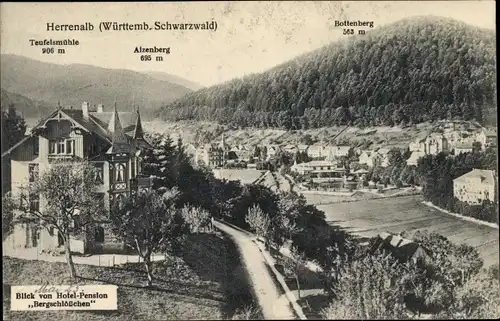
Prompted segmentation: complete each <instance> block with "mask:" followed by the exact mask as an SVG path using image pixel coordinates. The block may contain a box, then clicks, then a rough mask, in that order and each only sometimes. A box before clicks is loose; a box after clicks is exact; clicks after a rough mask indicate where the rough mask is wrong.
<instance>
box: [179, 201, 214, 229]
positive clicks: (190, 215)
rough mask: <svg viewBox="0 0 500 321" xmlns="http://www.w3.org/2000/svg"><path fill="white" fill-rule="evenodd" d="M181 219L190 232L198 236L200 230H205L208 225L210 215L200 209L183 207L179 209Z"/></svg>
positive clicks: (188, 206)
mask: <svg viewBox="0 0 500 321" xmlns="http://www.w3.org/2000/svg"><path fill="white" fill-rule="evenodd" d="M181 213H182V217H183V219H184V221H185V222H186V224H188V225H189V227H190V228H191V232H194V233H196V234H198V233H199V232H200V228H202V227H203V228H205V227H207V226H208V225H209V224H210V213H208V211H207V210H205V209H203V208H200V207H192V206H190V205H185V206H184V207H183V208H182V209H181Z"/></svg>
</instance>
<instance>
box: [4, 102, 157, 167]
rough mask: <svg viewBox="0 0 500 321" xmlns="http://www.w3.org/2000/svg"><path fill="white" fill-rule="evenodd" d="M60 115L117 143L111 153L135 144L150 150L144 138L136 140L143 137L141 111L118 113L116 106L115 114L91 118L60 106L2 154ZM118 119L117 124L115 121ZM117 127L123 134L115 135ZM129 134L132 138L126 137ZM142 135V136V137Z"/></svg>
mask: <svg viewBox="0 0 500 321" xmlns="http://www.w3.org/2000/svg"><path fill="white" fill-rule="evenodd" d="M58 113H61V114H62V115H64V116H66V117H68V118H69V119H70V120H72V121H73V122H74V123H76V124H77V125H78V126H79V127H81V128H82V129H84V130H86V131H88V132H90V133H94V134H96V135H98V136H99V137H101V138H102V139H103V140H105V141H107V142H108V143H110V144H112V143H113V141H115V145H114V149H110V151H111V152H114V151H115V150H118V151H122V150H124V148H123V147H118V146H119V145H129V147H128V148H129V149H130V147H131V146H132V145H134V144H135V146H137V147H144V148H149V147H150V145H149V143H147V142H146V141H145V140H144V138H143V137H141V138H140V139H139V138H138V139H135V141H134V139H133V138H135V137H139V136H142V135H143V133H144V132H143V129H142V122H141V119H140V114H139V111H136V112H117V110H116V105H115V111H114V112H89V117H88V118H86V117H84V114H83V111H82V110H81V109H72V108H71V109H67V108H61V107H60V106H59V107H58V108H57V109H56V110H55V111H53V112H52V113H51V114H49V115H48V116H47V117H45V118H44V119H42V120H41V121H40V122H39V123H38V124H37V125H36V126H34V127H33V128H32V129H31V132H30V135H29V136H26V137H24V138H23V139H22V140H21V141H19V142H18V143H16V144H15V145H14V146H12V147H11V148H9V149H8V150H7V151H5V152H4V153H3V154H2V157H4V156H5V155H7V154H10V153H11V152H12V151H13V150H14V149H16V148H17V147H19V146H20V145H22V144H23V143H24V142H25V141H27V140H28V139H29V138H30V137H32V136H34V135H36V129H38V128H40V127H41V126H42V125H43V124H45V123H46V121H47V120H48V119H50V118H53V117H55V116H56V115H57V114H58ZM116 119H118V120H119V122H118V123H117V122H116V121H115V120H116ZM116 126H119V127H120V128H121V131H120V132H121V133H123V136H124V137H125V138H124V137H122V135H121V134H119V133H118V134H116V135H115V134H114V132H115V131H116V128H117V127H116ZM127 133H129V135H130V136H128V135H126V134H127ZM141 133H142V135H141Z"/></svg>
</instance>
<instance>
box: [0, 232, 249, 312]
mask: <svg viewBox="0 0 500 321" xmlns="http://www.w3.org/2000/svg"><path fill="white" fill-rule="evenodd" d="M182 253H183V254H182V256H180V257H172V258H171V259H170V260H169V261H167V262H162V263H157V265H156V266H157V267H156V268H155V273H156V279H155V281H154V282H155V284H154V285H155V287H154V288H147V287H145V284H146V274H145V272H143V268H142V266H141V265H139V264H128V265H126V266H120V267H114V268H112V267H96V266H89V265H77V266H76V269H77V274H78V276H79V278H78V280H77V281H76V283H78V284H115V285H118V310H116V311H57V312H55V311H53V312H50V311H47V312H31V311H9V310H10V286H11V285H33V284H35V285H36V284H44V283H48V284H70V281H69V279H68V278H67V271H66V269H67V266H66V264H65V263H54V262H43V261H29V260H20V259H14V258H8V257H4V258H3V259H4V260H3V290H4V296H3V300H4V303H3V308H4V319H7V320H45V319H48V320H56V319H57V320H103V321H104V320H120V321H122V320H167V319H168V320H171V319H176V320H189V319H191V320H192V319H226V318H231V317H232V316H233V315H234V312H235V310H236V309H242V308H244V307H245V306H246V305H247V304H248V303H249V302H251V296H250V293H249V292H248V288H247V284H245V282H246V280H244V279H243V278H242V276H241V275H242V274H243V273H242V272H243V271H242V267H241V264H240V263H239V257H238V254H237V252H236V248H235V245H234V244H233V243H232V242H231V241H229V240H228V239H226V238H222V237H220V236H216V235H214V234H200V235H198V236H195V235H193V236H191V237H190V238H189V239H188V240H187V241H186V243H185V244H184V245H183V251H182Z"/></svg>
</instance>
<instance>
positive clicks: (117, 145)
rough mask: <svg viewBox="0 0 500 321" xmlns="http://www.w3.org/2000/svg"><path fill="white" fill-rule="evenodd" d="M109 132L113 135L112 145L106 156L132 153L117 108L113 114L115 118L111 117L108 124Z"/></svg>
mask: <svg viewBox="0 0 500 321" xmlns="http://www.w3.org/2000/svg"><path fill="white" fill-rule="evenodd" d="M108 131H109V132H111V134H112V143H111V148H110V149H109V150H108V151H107V152H106V154H119V153H130V152H131V146H130V144H129V141H128V139H127V136H125V132H124V131H123V127H122V123H121V122H120V117H119V116H118V110H117V108H116V102H115V108H114V112H113V116H111V120H110V121H109V124H108Z"/></svg>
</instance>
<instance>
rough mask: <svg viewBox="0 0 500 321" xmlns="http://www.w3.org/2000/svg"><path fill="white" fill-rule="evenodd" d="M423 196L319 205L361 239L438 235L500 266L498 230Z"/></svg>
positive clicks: (329, 219) (328, 217)
mask: <svg viewBox="0 0 500 321" xmlns="http://www.w3.org/2000/svg"><path fill="white" fill-rule="evenodd" d="M421 201H422V197H421V196H402V197H391V198H384V199H371V200H362V201H357V202H350V203H337V204H329V205H318V208H319V209H320V210H322V211H324V212H325V214H326V218H327V221H329V222H330V223H331V224H332V225H338V226H341V227H342V228H345V229H346V230H347V231H350V232H352V233H355V234H357V235H359V236H361V237H371V236H375V235H377V234H378V233H380V232H389V233H400V232H403V231H406V232H407V233H408V234H409V235H410V236H411V234H412V233H414V232H416V231H417V230H427V231H429V232H437V233H439V234H441V235H443V236H445V237H447V238H448V239H449V240H450V241H452V242H454V243H466V244H468V245H471V246H474V247H475V248H477V249H478V251H479V254H480V256H481V257H482V258H483V260H484V265H485V266H490V265H492V264H495V263H496V264H498V262H499V258H498V253H499V241H498V229H494V228H492V227H488V226H483V225H478V224H475V223H471V222H468V221H464V220H460V219H458V218H455V217H453V216H450V215H447V214H445V213H442V212H440V211H438V210H436V209H433V208H430V207H428V206H426V205H423V204H421Z"/></svg>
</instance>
